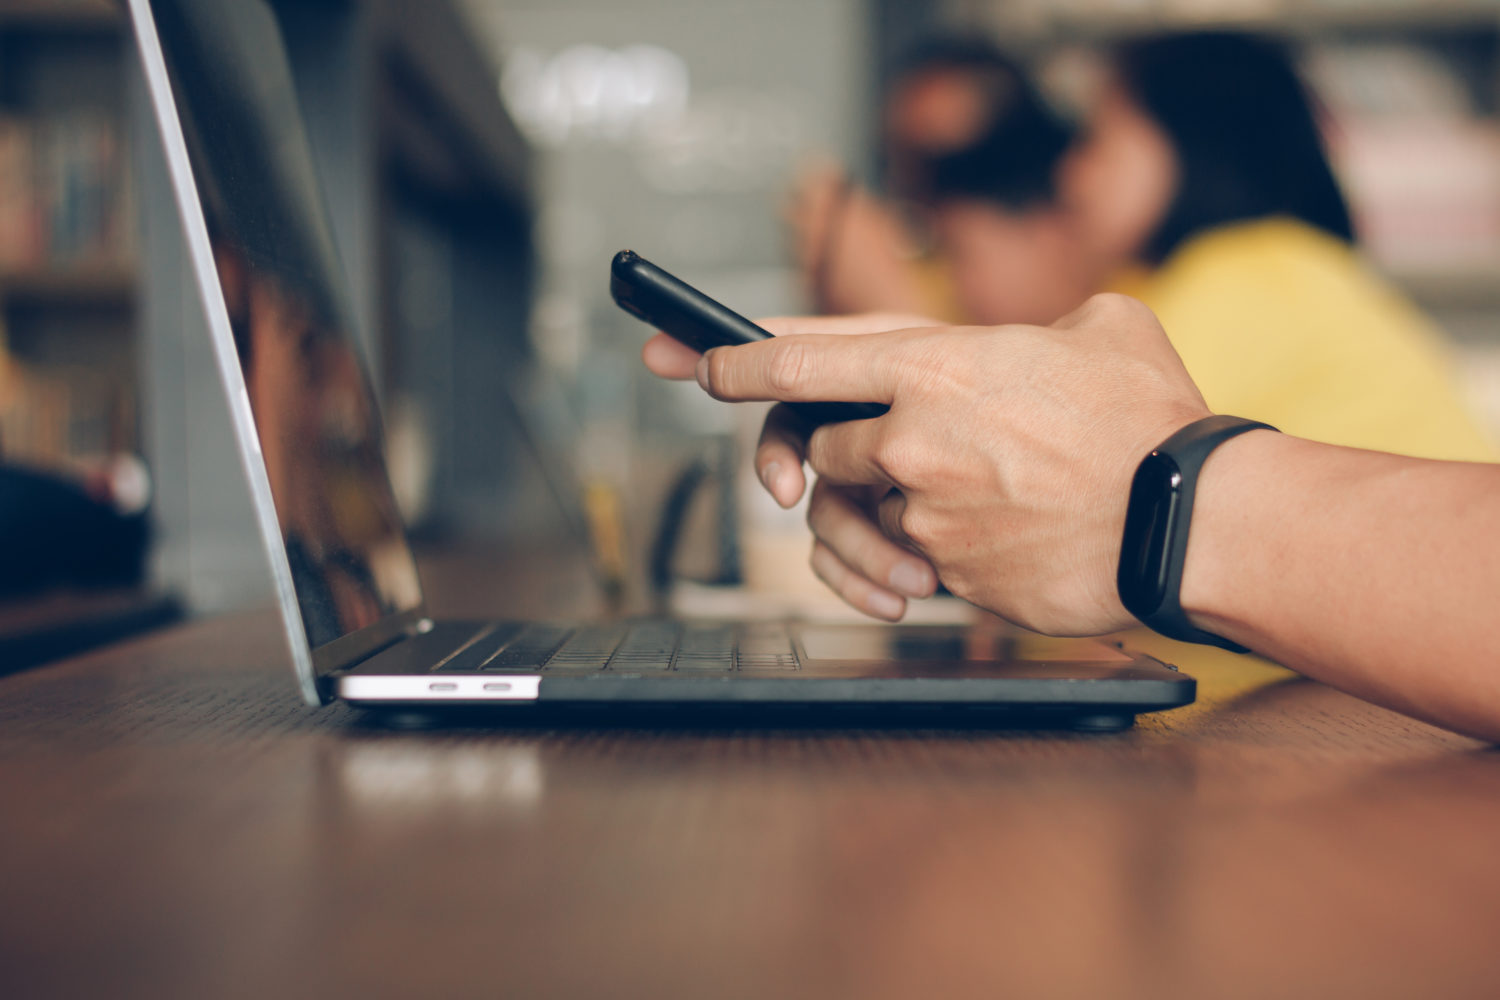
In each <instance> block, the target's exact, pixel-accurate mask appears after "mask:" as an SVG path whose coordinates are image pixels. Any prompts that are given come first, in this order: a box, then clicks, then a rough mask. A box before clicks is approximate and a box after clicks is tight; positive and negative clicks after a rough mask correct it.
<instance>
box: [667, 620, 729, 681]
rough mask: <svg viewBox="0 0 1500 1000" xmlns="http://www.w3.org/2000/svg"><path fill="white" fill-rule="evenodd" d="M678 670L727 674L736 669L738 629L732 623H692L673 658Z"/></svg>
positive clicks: (684, 631)
mask: <svg viewBox="0 0 1500 1000" xmlns="http://www.w3.org/2000/svg"><path fill="white" fill-rule="evenodd" d="M672 666H673V668H674V669H677V670H681V671H695V672H706V673H723V672H724V671H728V670H733V669H734V628H733V627H732V626H729V625H688V626H684V627H683V630H682V641H681V642H680V643H679V644H678V646H677V656H676V658H675V659H674V660H673V661H672Z"/></svg>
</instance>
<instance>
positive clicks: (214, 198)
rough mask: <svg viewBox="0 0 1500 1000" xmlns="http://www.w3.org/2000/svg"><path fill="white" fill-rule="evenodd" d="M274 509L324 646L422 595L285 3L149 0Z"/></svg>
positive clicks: (311, 640)
mask: <svg viewBox="0 0 1500 1000" xmlns="http://www.w3.org/2000/svg"><path fill="white" fill-rule="evenodd" d="M151 8H152V10H153V12H154V14H155V17H156V24H157V30H158V32H159V34H160V38H161V42H162V48H163V50H164V54H165V56H166V60H167V68H168V72H169V74H170V76H171V81H172V91H173V94H174V95H175V98H176V103H177V107H178V111H179V113H180V115H181V118H182V125H183V130H184V133H185V135H186V139H187V143H188V150H189V154H190V157H191V160H192V165H193V174H194V176H195V178H196V180H197V185H198V195H199V198H200V199H201V202H202V206H203V213H204V215H205V217H206V218H207V221H208V228H209V237H210V240H211V242H212V244H213V252H214V261H215V264H216V265H217V269H218V274H219V281H220V283H221V285H222V286H223V292H224V300H225V305H226V306H227V307H228V312H229V317H230V325H231V327H232V329H233V331H234V339H235V348H236V350H237V352H238V354H239V360H240V368H241V371H242V372H243V374H244V378H245V386H246V390H247V392H248V394H249V399H250V407H251V410H252V412H253V413H254V415H255V425H256V429H257V430H258V432H259V436H260V446H261V451H262V454H263V456H264V459H265V465H266V473H267V475H268V478H269V480H270V485H271V494H272V497H273V499H274V501H275V505H276V517H277V520H278V522H279V524H280V527H281V534H282V538H283V540H284V541H285V543H286V550H287V558H288V561H289V563H290V566H291V570H292V579H293V582H294V584H295V587H296V591H297V603H298V605H299V606H300V608H301V611H302V620H303V623H304V625H305V627H306V629H307V639H308V644H309V645H310V646H312V647H313V648H317V647H319V646H322V645H324V644H326V643H328V642H331V641H333V640H335V639H338V638H339V637H341V636H343V635H346V634H348V633H350V632H353V631H356V630H358V629H360V628H364V627H365V626H368V625H371V624H374V623H375V622H376V621H378V620H379V619H381V618H382V617H384V616H386V615H389V614H393V613H397V612H402V611H407V610H410V609H412V608H414V607H416V606H417V605H418V604H420V602H421V591H420V588H419V586H418V583H417V574H416V568H415V566H414V564H413V562H412V557H411V552H410V550H409V549H408V548H407V544H406V537H405V534H404V532H403V529H402V526H401V520H400V517H399V515H398V513H397V510H396V504H395V500H394V498H393V497H392V494H391V489H390V482H389V480H388V478H387V476H386V468H385V457H384V455H383V452H382V444H381V442H382V432H381V427H380V416H379V411H378V410H377V409H376V407H375V404H374V398H373V396H372V395H371V392H370V387H369V384H368V382H367V380H366V376H365V372H364V368H363V365H362V364H361V361H360V358H359V357H358V355H357V352H356V349H355V346H354V341H353V339H352V337H351V332H352V314H351V312H350V310H349V308H348V303H347V301H346V297H345V293H344V288H343V278H342V273H341V271H340V269H339V263H338V259H337V256H336V254H335V251H334V247H333V241H332V237H331V235H330V230H329V227H328V223H327V215H326V211H325V208H324V203H323V200H322V197H321V193H320V191H319V189H318V182H317V179H316V176H315V174H314V168H313V162H312V158H311V155H310V152H309V148H308V144H307V137H306V135H305V134H304V132H303V124H302V118H301V114H300V111H299V109H298V107H297V103H296V96H295V93H294V91H293V88H292V79H291V73H290V70H289V68H288V66H287V63H286V59H285V52H284V49H283V47H282V42H281V37H280V31H279V28H278V26H277V23H276V20H275V17H274V16H273V15H272V14H271V12H270V11H269V9H268V8H267V7H266V6H265V4H264V3H263V2H262V0H151Z"/></svg>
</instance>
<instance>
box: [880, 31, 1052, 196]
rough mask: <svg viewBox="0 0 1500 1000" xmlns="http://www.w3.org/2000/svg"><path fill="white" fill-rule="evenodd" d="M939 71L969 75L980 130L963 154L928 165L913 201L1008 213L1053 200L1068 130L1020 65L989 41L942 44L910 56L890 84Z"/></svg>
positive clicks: (948, 155)
mask: <svg viewBox="0 0 1500 1000" xmlns="http://www.w3.org/2000/svg"><path fill="white" fill-rule="evenodd" d="M944 71H953V72H959V73H965V74H968V75H970V76H972V77H973V79H974V80H975V83H976V85H977V86H979V87H980V88H982V90H983V92H984V99H985V103H986V105H987V112H986V115H985V125H984V126H983V128H982V129H981V131H980V133H979V135H978V137H977V138H976V139H975V140H974V141H973V142H971V143H970V144H969V145H967V146H966V147H964V148H962V149H958V150H954V151H952V152H949V153H943V154H939V155H937V156H933V157H930V158H929V159H927V160H926V162H925V163H924V164H923V166H922V170H921V173H922V183H921V185H920V190H919V191H918V192H917V194H918V195H919V196H920V197H921V198H922V199H923V200H926V201H932V202H939V201H945V200H950V199H954V198H977V199H981V200H985V201H993V202H998V203H999V204H1002V205H1005V206H1006V207H1008V208H1012V209H1023V208H1026V207H1029V206H1031V205H1033V204H1036V203H1039V202H1047V201H1051V200H1052V198H1053V196H1054V193H1055V189H1054V178H1055V175H1056V172H1057V164H1058V161H1059V160H1060V159H1061V158H1062V154H1063V153H1064V152H1065V151H1066V149H1067V148H1068V145H1069V143H1070V142H1072V138H1073V131H1072V129H1071V128H1070V127H1069V126H1068V124H1067V123H1066V122H1065V121H1064V120H1063V119H1062V118H1061V117H1060V116H1059V115H1058V114H1057V113H1056V112H1054V111H1053V110H1052V108H1051V106H1050V105H1048V103H1047V101H1046V99H1045V98H1043V97H1042V95H1041V92H1040V91H1039V90H1037V88H1036V86H1035V84H1033V83H1032V82H1031V79H1030V78H1029V77H1028V76H1027V75H1026V73H1025V71H1024V70H1023V69H1022V68H1021V66H1020V65H1019V64H1018V63H1017V62H1016V61H1015V60H1013V59H1012V58H1010V56H1008V55H1006V54H1005V52H1003V51H1002V50H1001V49H999V48H998V47H996V46H995V45H993V44H991V43H990V42H987V41H983V40H978V39H971V38H959V39H948V40H940V41H934V42H929V43H927V44H926V45H925V46H923V47H921V48H918V49H916V50H915V51H914V52H913V54H912V55H911V56H909V57H908V59H907V60H906V61H905V62H904V63H903V64H902V67H901V69H900V70H899V71H898V73H897V76H896V79H898V80H901V79H908V80H909V79H911V78H912V77H915V76H920V75H922V74H924V73H930V72H944Z"/></svg>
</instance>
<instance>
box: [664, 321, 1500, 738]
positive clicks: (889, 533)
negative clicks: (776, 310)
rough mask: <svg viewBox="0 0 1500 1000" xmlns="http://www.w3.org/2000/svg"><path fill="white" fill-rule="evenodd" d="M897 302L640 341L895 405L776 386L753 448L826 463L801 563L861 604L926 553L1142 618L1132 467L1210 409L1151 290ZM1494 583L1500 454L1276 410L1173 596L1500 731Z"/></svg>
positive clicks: (767, 473)
mask: <svg viewBox="0 0 1500 1000" xmlns="http://www.w3.org/2000/svg"><path fill="white" fill-rule="evenodd" d="M909 319H910V318H906V317H889V316H888V317H846V318H841V319H833V320H775V321H771V322H770V323H768V324H767V326H768V327H769V328H771V329H772V330H773V332H775V333H777V334H778V335H779V337H781V338H782V339H778V340H771V341H766V342H763V343H758V344H751V345H747V346H744V347H735V348H721V349H719V350H716V351H712V352H710V353H709V355H707V356H705V357H703V358H701V359H700V358H699V357H698V356H697V355H695V354H694V353H693V352H691V351H689V350H687V349H686V348H683V347H681V346H680V345H675V344H671V343H669V342H666V341H665V339H664V338H658V339H657V340H654V341H652V342H651V343H650V344H648V345H647V349H646V352H645V358H646V362H647V364H648V365H649V366H650V367H651V368H652V370H653V371H655V372H656V373H657V374H660V375H663V376H666V377H675V378H687V377H692V376H694V375H696V377H697V378H698V380H699V382H700V383H702V384H703V386H704V388H705V389H707V390H708V391H709V392H711V393H712V394H713V395H715V396H717V397H718V398H720V399H726V400H736V399H777V400H783V401H795V400H833V399H839V400H850V401H857V402H858V401H867V402H877V403H887V404H889V405H890V407H891V410H890V412H889V413H888V414H886V415H885V416H883V417H879V418H877V419H873V420H862V421H857V422H851V423H846V424H838V425H834V426H828V427H822V428H818V429H817V430H815V431H812V432H811V433H809V432H808V429H807V428H806V427H804V426H803V425H801V424H800V423H798V422H797V421H796V420H795V418H793V417H792V416H791V415H790V413H789V412H788V411H786V410H784V409H773V410H772V412H771V415H770V417H769V418H768V419H767V422H766V428H765V432H764V434H763V436H762V439H761V444H760V448H759V450H758V452H757V455H756V467H757V469H758V470H759V471H760V473H761V478H762V481H763V482H766V484H767V487H768V488H769V489H770V490H771V492H772V493H773V494H774V495H775V496H776V498H777V500H778V501H780V502H781V503H783V504H785V505H787V506H790V505H791V504H792V503H795V502H796V500H797V499H798V497H800V495H801V494H802V492H803V490H804V489H805V488H806V480H805V479H804V477H803V473H802V468H801V466H802V462H803V460H804V459H805V460H806V462H807V464H808V465H810V466H811V467H812V468H813V469H814V470H815V471H816V472H817V473H818V474H819V480H818V482H817V484H816V485H815V486H814V489H813V495H812V500H811V503H810V505H809V513H808V520H809V523H810V524H811V525H812V528H813V533H814V535H815V536H816V539H817V542H816V546H815V549H814V554H813V564H814V566H815V567H816V568H817V569H818V571H819V573H820V575H821V576H822V577H823V579H824V580H826V581H827V582H828V583H829V585H830V586H832V587H833V588H834V589H835V590H836V591H838V592H839V593H840V594H841V595H843V596H844V598H845V599H846V600H848V601H849V602H850V603H851V604H853V605H854V606H855V607H858V608H861V609H862V610H865V611H868V612H869V613H871V614H875V615H877V616H879V617H885V618H892V619H894V618H897V617H899V615H900V609H901V608H902V607H904V600H905V597H907V596H913V597H915V596H922V594H924V593H928V592H930V589H931V584H932V578H931V577H929V576H924V575H922V574H923V573H925V572H931V571H934V570H935V571H936V573H938V574H939V575H941V577H942V580H943V582H944V583H945V584H947V585H948V587H949V588H950V589H951V590H953V592H954V593H956V594H958V595H959V596H960V597H964V598H967V599H968V600H970V601H972V602H974V603H975V604H978V605H980V606H982V607H985V608H988V609H990V610H992V611H995V612H997V613H998V614H1000V615H1001V616H1003V617H1005V618H1007V619H1009V620H1011V621H1013V622H1016V623H1018V624H1020V625H1024V626H1027V627H1029V628H1033V629H1036V630H1038V631H1042V632H1049V633H1052V634H1093V633H1102V632H1108V631H1114V630H1116V629H1118V628H1121V627H1124V626H1127V625H1130V624H1133V619H1131V617H1130V616H1129V615H1128V614H1127V613H1126V612H1125V609H1124V608H1123V607H1121V605H1120V603H1119V599H1118V596H1117V595H1116V592H1115V583H1114V574H1115V568H1116V564H1117V560H1118V557H1119V545H1120V536H1121V533H1122V530H1123V526H1124V513H1125V504H1126V497H1127V495H1128V491H1129V484H1130V480H1131V478H1132V476H1133V474H1134V471H1135V468H1136V466H1137V465H1138V464H1139V462H1140V459H1141V458H1142V457H1144V456H1145V455H1146V454H1147V453H1148V452H1149V451H1150V450H1151V449H1152V448H1154V447H1155V446H1156V445H1158V444H1160V443H1161V442H1162V441H1163V440H1165V439H1166V438H1167V437H1168V436H1170V435H1171V434H1172V433H1173V432H1175V431H1176V430H1177V429H1179V428H1180V427H1182V426H1184V425H1186V424H1188V423H1190V422H1191V421H1193V420H1196V419H1198V418H1200V417H1203V416H1206V415H1207V413H1208V410H1207V407H1206V406H1204V403H1203V400H1202V398H1201V397H1200V396H1199V395H1198V392H1197V390H1196V389H1195V388H1194V387H1193V384H1192V382H1191V380H1190V379H1189V378H1188V376H1187V373H1186V372H1185V371H1184V370H1183V368H1182V364H1181V361H1180V360H1179V359H1178V358H1177V355H1176V354H1175V352H1174V351H1173V350H1172V348H1171V346H1170V344H1168V342H1167V340H1166V338H1165V336H1164V335H1163V334H1162V331H1161V328H1160V326H1159V325H1158V324H1157V323H1156V321H1155V319H1154V318H1153V317H1152V316H1151V314H1150V312H1149V311H1147V310H1146V309H1145V307H1144V306H1142V305H1140V304H1139V303H1137V302H1134V301H1133V300H1129V299H1124V298H1120V297H1117V296H1110V297H1098V298H1095V299H1091V300H1090V301H1089V303H1088V304H1087V305H1086V306H1085V307H1084V308H1083V309H1081V310H1079V311H1078V312H1076V313H1074V314H1073V315H1072V316H1069V317H1067V318H1066V319H1064V320H1063V321H1061V322H1059V323H1058V324H1056V325H1054V326H1052V327H1050V328H1049V327H989V328H968V329H959V328H945V327H940V326H931V325H923V324H919V325H916V326H907V325H905V324H906V323H907V321H908V320H909ZM850 333H864V334H866V336H854V337H850V336H834V335H833V334H844V335H847V334H850ZM903 568H904V569H903ZM898 570H901V572H900V574H899V575H898ZM1497 594H1500V466H1495V465H1483V464H1473V463H1465V462H1433V461H1425V460H1422V459H1413V458H1404V457H1400V456H1396V455H1387V454H1382V453H1379V452H1370V451H1360V450H1358V449H1353V448H1339V447H1335V446H1332V445H1324V444H1317V443H1315V442H1311V441H1303V440H1299V439H1297V438H1292V437H1288V436H1286V435H1283V434H1276V433H1272V432H1269V431H1256V432H1253V433H1250V434H1245V435H1243V436H1241V437H1238V438H1235V439H1234V440H1232V441H1229V442H1226V443H1225V444H1224V445H1223V446H1222V447H1221V448H1219V449H1217V450H1215V452H1214V453H1213V454H1212V455H1211V456H1210V457H1209V459H1208V460H1207V461H1206V462H1205V463H1204V466H1203V469H1202V472H1201V474H1200V477H1199V481H1198V490H1197V497H1196V501H1195V504H1194V512H1193V522H1192V527H1191V532H1190V534H1189V538H1188V549H1187V562H1186V565H1185V568H1184V574H1183V584H1182V592H1181V599H1182V604H1183V607H1184V608H1185V609H1186V610H1187V612H1188V613H1189V616H1190V618H1191V619H1192V621H1193V624H1195V625H1196V626H1197V627H1199V628H1202V629H1205V630H1207V631H1209V632H1213V633H1215V634H1217V635H1222V636H1224V637H1226V638H1229V639H1233V640H1235V641H1236V642H1239V643H1241V644H1243V645H1245V646H1248V647H1249V648H1251V649H1253V650H1255V651H1257V652H1259V653H1261V654H1263V655H1265V656H1268V657H1270V658H1272V659H1274V660H1276V661H1278V662H1280V663H1283V664H1285V665H1286V666H1288V667H1291V668H1292V669H1294V670H1297V671H1300V672H1301V673H1303V674H1305V675H1306V676H1308V677H1311V678H1313V679H1315V680H1320V681H1323V682H1325V683H1328V684H1331V685H1333V686H1335V687H1338V688H1340V689H1342V690H1344V691H1348V692H1349V693H1351V694H1354V695H1357V696H1359V697H1361V698H1365V699H1367V700H1369V701H1372V702H1375V703H1376V704H1380V705H1385V706H1387V707H1389V708H1393V709H1395V710H1397V711H1400V712H1403V713H1405V714H1407V715H1411V716H1414V717H1416V718H1419V719H1424V720H1426V721H1428V722H1432V723H1434V724H1436V725H1439V726H1444V727H1446V728H1448V729H1452V730H1454V731H1456V732H1461V733H1466V734H1469V735H1472V736H1476V737H1479V738H1481V739H1486V740H1491V741H1494V740H1500V671H1497V670H1496V669H1495V668H1494V663H1495V655H1496V652H1495V651H1496V650H1497V649H1500V614H1496V613H1495V610H1494V609H1495V604H1496V595H1497Z"/></svg>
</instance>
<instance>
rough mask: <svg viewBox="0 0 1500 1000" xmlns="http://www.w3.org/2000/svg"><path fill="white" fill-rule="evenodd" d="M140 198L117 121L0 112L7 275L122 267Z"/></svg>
mask: <svg viewBox="0 0 1500 1000" xmlns="http://www.w3.org/2000/svg"><path fill="white" fill-rule="evenodd" d="M132 202H133V198H132V185H131V179H130V169H129V160H128V157H127V156H126V155H125V146H124V139H123V136H122V135H121V131H120V126H119V125H118V124H117V123H115V122H113V121H110V120H109V119H108V118H106V117H104V116H102V115H91V114H68V115H57V116H47V117H38V118H34V119H31V118H21V117H14V116H12V117H0V273H32V272H47V271H65V270H69V269H74V268H101V267H102V268H107V267H113V266H119V265H121V264H122V262H124V261H126V260H129V259H130V258H131V256H132V251H133V243H134V232H135V229H134V221H133V218H134V206H133V204H132Z"/></svg>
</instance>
